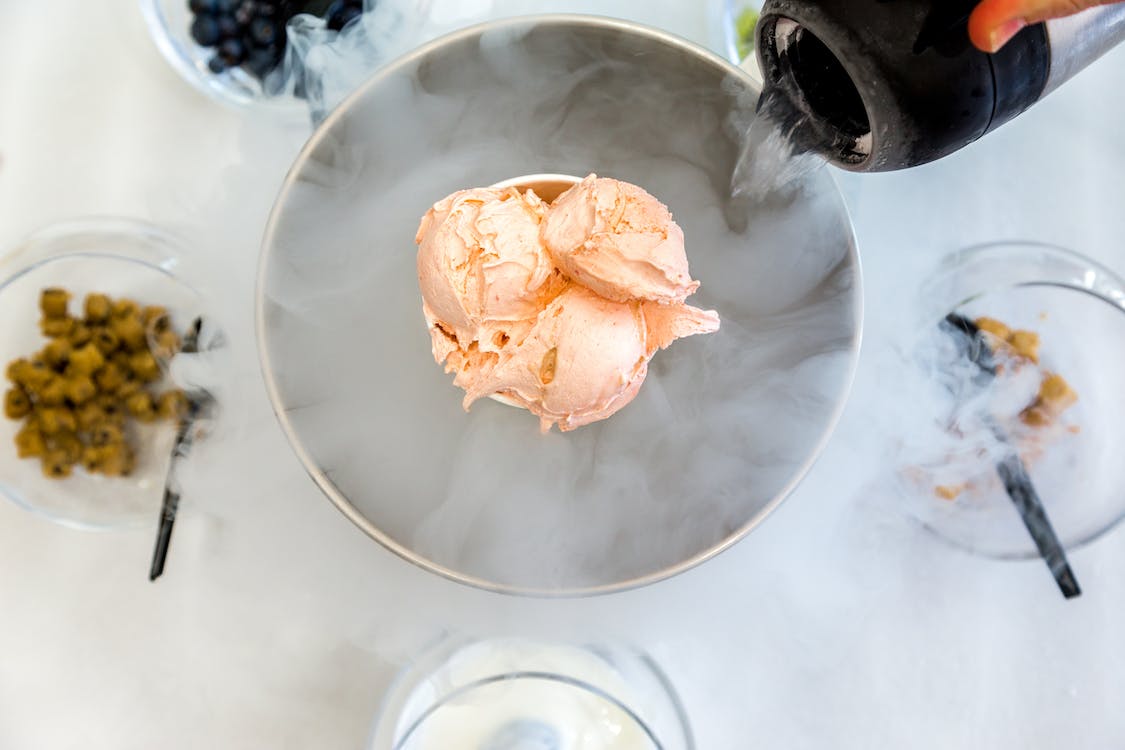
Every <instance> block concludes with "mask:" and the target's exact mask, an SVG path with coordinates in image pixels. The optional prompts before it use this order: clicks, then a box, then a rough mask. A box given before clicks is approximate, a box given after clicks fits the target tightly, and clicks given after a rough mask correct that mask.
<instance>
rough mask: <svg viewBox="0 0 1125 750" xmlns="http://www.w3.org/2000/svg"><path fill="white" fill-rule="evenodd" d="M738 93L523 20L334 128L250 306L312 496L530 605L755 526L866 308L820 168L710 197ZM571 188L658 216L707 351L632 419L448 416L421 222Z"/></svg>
mask: <svg viewBox="0 0 1125 750" xmlns="http://www.w3.org/2000/svg"><path fill="white" fill-rule="evenodd" d="M560 70H566V71H570V73H568V74H567V75H564V76H561V77H560V74H559V71H560ZM549 83H550V84H551V85H548V84H549ZM757 95H758V91H757V89H756V88H755V86H754V84H753V81H752V79H750V78H749V77H748V76H747V75H746V74H745V73H744V72H743V71H741V70H739V69H738V68H736V67H735V66H733V65H731V64H729V63H727V62H726V61H724V60H722V59H721V58H720V57H718V56H717V55H713V54H711V53H710V52H707V51H705V50H703V49H700V48H698V47H695V46H694V45H691V44H688V43H687V42H684V41H683V40H682V39H679V38H677V37H674V36H671V35H669V34H666V33H663V32H659V31H656V30H653V29H649V28H646V27H643V26H638V25H635V24H632V23H629V22H625V21H615V20H612V19H605V18H597V17H584V16H539V17H525V18H518V19H508V20H504V21H498V22H494V23H490V24H486V25H483V26H477V27H473V28H470V29H466V30H464V31H461V32H458V33H456V34H453V35H450V36H447V37H445V38H443V39H440V40H437V41H435V42H433V43H431V44H429V45H426V46H424V47H422V48H420V49H419V50H416V51H415V52H413V53H411V54H410V55H407V56H405V57H403V58H399V60H397V61H396V62H395V63H393V64H391V65H388V66H384V67H383V68H382V69H381V70H380V71H379V72H378V73H377V74H376V75H375V76H374V77H372V78H371V79H370V80H369V81H368V83H367V84H366V85H365V86H364V87H363V88H361V89H359V90H358V91H357V92H356V93H355V94H354V95H353V96H352V97H351V98H350V99H348V100H347V101H345V102H344V103H343V104H342V105H341V106H340V107H338V108H337V109H336V110H335V111H334V112H333V113H332V114H331V115H330V116H329V117H328V119H327V120H325V122H324V123H323V124H322V125H321V127H320V128H319V129H318V131H317V132H316V133H315V134H314V135H313V137H312V139H311V140H310V141H309V143H308V144H307V145H306V147H305V148H304V150H303V151H302V153H301V155H300V156H299V157H298V160H297V162H296V163H295V165H294V166H293V168H292V169H291V170H290V173H289V176H288V179H287V181H286V183H285V184H284V185H283V187H282V190H281V193H280V195H279V196H278V199H277V201H276V203H275V205H274V209H273V212H272V215H271V218H270V222H269V225H268V227H267V230H266V236H265V238H264V240H263V248H262V255H261V264H260V267H259V276H258V301H257V305H258V309H257V313H258V323H257V324H258V345H259V353H260V357H261V363H262V369H263V374H264V377H265V380H266V385H267V389H268V391H269V394H270V398H271V401H272V404H273V407H274V410H275V411H276V413H277V415H278V418H279V420H280V421H281V424H282V426H283V428H284V430H285V431H286V434H287V436H288V438H289V441H290V443H291V445H292V446H293V448H294V450H295V451H296V452H297V454H298V455H299V456H300V458H301V460H302V461H303V463H304V464H305V466H306V468H307V470H308V471H309V474H310V475H311V476H312V477H313V479H314V480H315V481H316V482H317V484H318V485H319V486H320V487H321V489H322V490H323V491H324V492H325V494H326V495H327V496H328V498H329V499H330V500H331V501H332V502H333V503H334V504H335V505H336V506H337V507H338V508H339V509H340V510H341V511H342V512H343V513H344V514H345V515H346V516H347V517H348V518H349V519H351V520H352V521H353V522H355V523H356V524H357V525H358V526H359V527H360V528H362V529H363V530H364V531H365V532H366V533H368V534H369V535H370V536H371V537H372V538H373V539H375V540H377V541H379V542H380V543H382V544H384V545H385V546H387V547H388V548H389V549H391V550H392V551H394V552H396V553H397V554H399V555H401V556H402V557H404V558H405V559H407V560H410V561H411V562H414V563H416V564H418V565H420V566H423V567H425V568H426V569H428V570H431V571H434V572H437V573H440V574H442V575H445V576H447V577H449V578H451V579H453V580H456V581H460V582H463V583H467V584H472V585H475V586H480V587H483V588H488V589H492V590H497V591H504V592H509V593H522V594H535V595H557V596H561V595H571V596H573V595H585V594H591V593H604V592H608V591H613V590H620V589H624V588H629V587H633V586H639V585H642V584H645V583H650V582H653V581H656V580H659V579H661V578H665V577H668V576H671V575H674V574H676V573H678V572H680V571H683V570H685V569H687V568H689V567H690V566H692V565H695V564H698V563H700V562H702V561H703V560H706V559H708V558H710V557H711V556H713V555H716V554H718V553H719V552H720V551H722V550H724V549H726V548H728V547H729V546H730V545H732V544H734V543H735V542H737V541H738V540H739V539H741V538H743V537H744V536H745V535H746V534H748V533H750V531H751V530H752V529H754V528H755V527H756V526H757V525H758V524H759V523H761V521H762V520H763V519H764V518H765V517H766V516H767V515H768V514H769V513H770V512H771V511H772V510H773V509H774V508H776V507H777V506H778V505H779V504H780V503H781V502H782V501H783V500H784V498H786V497H787V496H788V495H789V493H790V492H791V491H792V490H793V489H794V488H795V487H796V486H797V483H798V482H799V481H800V480H801V478H802V477H803V476H804V475H805V473H806V472H807V471H808V470H809V469H810V467H811V466H812V464H813V462H814V460H815V459H816V457H817V455H819V453H820V451H821V450H822V449H823V447H824V445H825V443H826V442H827V440H828V437H829V435H830V433H831V431H832V429H833V427H834V425H835V424H836V421H837V420H838V418H839V415H840V412H841V411H842V408H843V404H844V401H845V399H846V397H847V393H848V391H849V389H850V386H851V379H852V374H853V372H854V367H855V361H856V353H857V348H858V344H859V335H860V323H861V318H862V310H861V308H862V302H861V300H862V295H861V288H860V287H861V284H860V271H859V262H858V255H857V253H856V248H855V241H854V236H853V234H852V231H851V224H850V221H849V219H848V215H847V211H846V209H845V207H844V205H843V201H842V199H841V197H840V195H839V192H838V191H837V189H836V186H835V184H834V183H833V182H832V179H831V177H830V176H829V175H828V174H827V172H826V171H824V170H821V171H820V172H817V173H815V174H813V175H810V177H809V179H808V180H807V181H806V182H805V183H803V184H801V185H800V186H799V187H797V188H794V189H793V190H791V191H787V192H784V193H780V192H779V193H770V194H766V195H763V196H762V197H761V198H760V199H758V200H751V199H746V198H741V197H740V198H732V197H731V195H730V188H729V186H730V184H731V178H732V175H733V173H734V170H735V166H736V164H737V162H738V159H739V154H740V153H741V152H742V147H743V143H742V134H744V133H745V132H746V130H745V127H743V126H744V125H746V124H747V123H748V122H750V121H752V120H753V117H754V105H755V103H756V101H757ZM653 122H663V123H664V124H665V127H662V128H654V127H652V123H653ZM591 172H597V173H598V174H601V175H603V176H608V177H616V178H619V179H622V180H626V181H629V182H632V183H635V184H637V185H640V186H642V187H644V188H645V189H646V190H648V191H649V192H650V193H652V194H653V195H654V196H656V197H657V198H658V199H660V200H661V201H662V202H664V203H665V204H666V205H668V207H669V208H670V209H671V211H672V213H673V214H674V216H675V217H676V220H677V222H678V223H679V225H680V227H681V228H682V229H683V232H684V235H685V237H686V242H687V253H688V257H689V259H690V263H691V272H692V276H693V277H694V278H696V279H698V280H700V281H701V283H702V286H701V287H700V289H699V291H698V292H696V294H695V295H694V296H692V298H691V301H692V303H693V304H694V305H696V306H698V307H701V308H704V309H715V310H717V311H718V314H719V317H720V319H721V321H722V323H721V328H720V330H719V331H718V332H717V333H714V334H710V335H707V336H695V337H691V338H687V339H683V340H680V341H677V342H676V343H675V344H673V345H672V346H671V347H669V348H668V349H667V350H664V351H660V352H658V353H657V354H656V355H655V357H654V358H653V360H652V362H651V364H650V367H649V374H648V377H647V379H646V381H645V383H644V385H643V387H642V388H641V389H640V391H639V393H638V395H637V397H636V399H635V400H634V401H632V402H631V403H630V404H629V405H628V406H626V407H625V408H624V409H622V410H621V411H620V412H618V413H617V414H615V415H614V416H613V417H612V418H610V419H607V420H604V421H601V422H598V423H595V424H591V425H587V426H585V427H582V428H580V429H577V430H575V431H573V432H568V433H566V434H560V433H559V432H557V431H556V432H552V433H549V434H546V435H541V434H539V430H538V425H537V422H536V420H535V419H534V418H533V417H531V416H529V414H528V413H527V412H526V411H524V410H517V409H513V408H511V407H507V406H503V405H501V404H496V403H493V402H489V401H483V402H479V403H478V404H476V405H474V407H473V409H472V411H471V412H470V413H465V411H464V410H463V409H462V406H461V401H462V396H463V394H462V392H460V391H459V390H458V389H456V388H455V387H454V386H453V385H452V384H451V383H450V377H449V376H447V375H446V374H445V373H444V372H443V371H442V368H441V367H440V366H439V365H437V364H435V363H434V359H433V355H432V351H431V343H430V339H429V336H428V335H427V332H426V324H425V321H424V318H423V315H422V309H421V307H422V305H421V297H420V293H419V289H418V278H417V262H416V255H417V250H416V246H415V242H414V238H415V233H416V231H417V227H418V222H419V220H420V218H421V217H422V215H423V214H424V213H425V212H426V210H427V209H428V208H429V207H430V206H431V205H432V204H433V203H434V202H435V201H437V200H440V199H441V198H443V197H444V196H446V195H448V194H450V193H452V192H453V191H455V190H458V189H462V188H465V187H469V186H474V185H475V186H483V185H491V184H494V183H497V182H500V181H502V180H508V179H513V178H516V177H519V176H521V175H541V174H556V175H558V174H561V175H575V176H582V175H586V174H589V173H591Z"/></svg>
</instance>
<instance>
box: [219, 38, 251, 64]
mask: <svg viewBox="0 0 1125 750" xmlns="http://www.w3.org/2000/svg"><path fill="white" fill-rule="evenodd" d="M219 57H221V58H223V62H225V63H226V64H227V65H238V64H239V63H241V62H242V61H243V60H244V59H245V58H246V47H245V46H244V45H243V44H242V42H241V41H239V40H238V39H224V40H223V43H222V44H220V45H219Z"/></svg>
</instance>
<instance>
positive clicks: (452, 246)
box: [416, 175, 719, 432]
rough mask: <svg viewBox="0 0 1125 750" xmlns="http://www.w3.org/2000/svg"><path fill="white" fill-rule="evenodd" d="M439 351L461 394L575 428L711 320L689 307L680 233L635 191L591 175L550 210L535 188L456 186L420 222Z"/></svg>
mask: <svg viewBox="0 0 1125 750" xmlns="http://www.w3.org/2000/svg"><path fill="white" fill-rule="evenodd" d="M416 239H417V242H418V245H419V247H418V281H419V284H420V286H421V290H422V310H423V312H424V314H425V316H426V322H427V324H428V325H429V327H430V336H431V341H432V344H433V354H434V358H435V359H436V360H437V361H438V362H439V363H440V362H444V363H445V369H446V371H447V372H451V373H454V380H453V382H454V384H455V385H457V386H459V387H461V388H463V389H464V390H465V399H464V406H465V408H466V409H468V408H469V407H470V405H472V403H473V402H474V401H476V400H477V399H479V398H482V397H486V396H493V397H496V398H497V399H499V400H503V401H504V402H505V403H510V404H513V405H516V406H522V407H524V408H526V409H528V410H529V411H531V412H532V413H533V414H535V415H537V416H538V417H539V422H540V427H541V428H542V429H543V430H544V431H546V430H549V429H550V427H551V425H553V424H558V425H559V429H561V430H563V431H564V432H565V431H568V430H573V429H575V428H576V427H580V426H582V425H585V424H589V423H591V422H596V421H598V420H600V419H605V418H606V417H609V416H610V415H612V414H614V413H616V412H617V411H618V410H620V409H621V408H623V407H624V406H625V405H626V404H628V403H629V402H630V401H632V400H633V398H634V397H635V396H636V395H637V391H638V390H639V389H640V387H641V384H642V383H643V382H644V379H645V376H646V375H647V373H648V362H649V359H650V358H651V357H652V356H653V354H654V353H655V352H656V351H657V350H658V349H662V348H664V347H666V346H668V345H669V344H671V343H672V342H673V341H674V340H676V339H677V338H683V337H684V336H692V335H695V334H701V333H711V332H713V331H716V330H718V328H719V317H718V315H716V314H715V312H713V311H707V310H700V309H698V308H695V307H691V306H690V305H687V304H685V303H684V299H685V298H686V297H687V296H688V295H690V294H691V293H692V292H694V291H695V290H696V289H697V288H698V286H699V282H697V281H692V280H691V277H690V276H689V274H688V268H687V256H686V255H685V252H684V243H683V234H682V232H681V231H680V228H679V227H678V226H677V225H676V223H675V222H674V221H672V215H671V214H670V213H669V212H668V209H667V208H665V207H664V206H663V205H662V204H661V203H660V202H659V201H657V200H656V199H655V198H653V197H652V196H651V195H649V194H648V193H646V192H645V191H644V190H642V189H641V188H639V187H637V186H636V185H630V184H629V183H625V182H619V181H617V180H611V179H599V178H597V177H595V176H594V175H590V176H589V177H587V178H586V179H585V180H583V181H582V182H581V183H579V184H578V185H575V186H574V187H573V188H571V189H570V190H568V191H567V192H565V193H564V194H563V195H561V196H560V197H559V198H558V199H557V200H556V201H555V202H554V203H552V204H551V206H550V207H547V206H546V205H545V204H543V202H542V201H540V200H539V199H538V198H537V197H536V196H535V194H534V193H533V192H531V191H530V190H529V191H527V192H525V193H523V194H520V193H519V192H518V191H516V190H515V189H513V188H508V189H504V190H501V189H491V188H486V189H473V190H463V191H460V192H458V193H454V194H453V195H451V196H449V197H448V198H445V199H444V200H441V201H439V202H438V203H436V204H434V206H433V208H432V209H430V211H428V212H427V213H426V215H425V217H423V219H422V224H421V226H420V227H419V229H418V235H417V238H416Z"/></svg>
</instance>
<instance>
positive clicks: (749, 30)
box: [734, 8, 758, 58]
mask: <svg viewBox="0 0 1125 750" xmlns="http://www.w3.org/2000/svg"><path fill="white" fill-rule="evenodd" d="M757 25H758V11H756V10H754V9H753V8H746V9H744V10H743V11H742V12H741V13H739V14H738V18H736V19H735V21H734V34H735V39H736V40H737V44H738V56H739V57H742V58H746V57H749V56H750V53H752V52H753V51H754V29H755V27H757Z"/></svg>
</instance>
